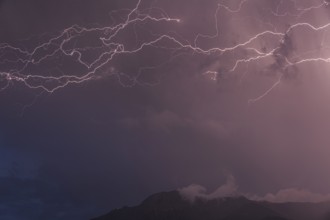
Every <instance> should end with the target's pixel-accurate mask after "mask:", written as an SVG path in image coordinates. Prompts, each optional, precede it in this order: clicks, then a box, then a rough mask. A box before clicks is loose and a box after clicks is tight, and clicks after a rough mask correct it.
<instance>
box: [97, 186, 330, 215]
mask: <svg viewBox="0 0 330 220" xmlns="http://www.w3.org/2000/svg"><path fill="white" fill-rule="evenodd" d="M93 220H330V202H324V203H269V202H257V201H251V200H248V199H246V198H245V197H236V198H221V199H214V200H204V199H196V200H195V202H194V203H191V202H190V201H188V200H185V199H184V198H182V197H181V196H180V194H179V192H178V191H172V192H164V193H158V194H154V195H152V196H150V197H148V198H147V199H146V200H144V201H143V202H142V203H141V204H140V205H138V206H135V207H124V208H121V209H115V210H113V211H111V212H110V213H108V214H106V215H104V216H101V217H98V218H95V219H93Z"/></svg>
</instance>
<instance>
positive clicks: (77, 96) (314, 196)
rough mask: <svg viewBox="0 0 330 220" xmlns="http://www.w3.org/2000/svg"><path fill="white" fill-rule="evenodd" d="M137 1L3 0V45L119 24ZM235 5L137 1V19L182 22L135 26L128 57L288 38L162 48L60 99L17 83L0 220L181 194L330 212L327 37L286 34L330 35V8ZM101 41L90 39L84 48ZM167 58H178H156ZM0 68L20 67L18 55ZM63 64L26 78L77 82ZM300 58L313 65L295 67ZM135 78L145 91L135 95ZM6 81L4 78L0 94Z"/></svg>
mask: <svg viewBox="0 0 330 220" xmlns="http://www.w3.org/2000/svg"><path fill="white" fill-rule="evenodd" d="M136 3H137V1H131V0H129V1H128V0H127V1H111V2H110V1H105V0H104V1H103V0H100V1H97V2H95V1H87V0H86V1H78V0H73V1H65V0H61V1H56V2H50V1H41V0H33V1H29V2H27V1H19V0H11V1H6V0H5V1H0V30H1V36H0V41H1V42H9V43H11V44H14V45H16V46H17V45H19V46H20V47H22V48H27V49H31V48H33V47H34V46H35V45H36V44H37V43H38V42H39V41H40V42H43V41H45V39H48V37H49V35H50V36H52V35H53V34H54V33H58V32H59V31H60V30H63V29H65V28H67V27H70V26H72V25H73V24H77V25H80V26H86V27H95V26H96V27H102V26H104V25H113V24H116V22H117V23H118V22H122V21H123V20H125V16H126V15H127V9H132V8H134V7H135V6H136ZM219 3H220V4H221V5H225V6H227V10H226V8H224V7H220V6H218V4H219ZM240 3H241V1H214V0H207V1H206V0H194V1H191V0H170V1H165V0H158V1H142V3H141V9H140V10H141V11H140V12H141V13H142V12H143V13H145V12H150V13H153V14H152V15H154V16H160V15H164V14H166V15H167V16H170V17H175V18H179V19H180V22H178V23H177V24H175V25H174V24H167V23H161V24H158V23H152V22H151V23H148V22H145V23H142V24H137V25H133V26H132V27H130V29H129V30H127V32H124V33H122V35H120V37H118V38H119V40H118V41H120V42H122V43H124V44H125V45H127V48H128V49H130V48H134V47H136V45H139V44H141V42H143V41H144V40H150V39H154V38H155V37H157V36H158V35H160V34H172V35H171V36H175V37H176V38H177V39H180V42H185V43H189V45H195V46H196V45H197V46H198V47H200V48H207V49H209V48H213V47H217V48H227V47H233V46H234V45H237V44H239V43H241V42H246V41H247V40H249V39H250V38H251V37H252V36H255V35H256V34H258V33H261V32H263V31H265V30H269V31H272V32H276V33H284V34H283V35H274V34H268V35H265V36H262V37H260V38H257V39H256V40H254V41H252V42H251V43H250V44H249V45H248V46H247V47H244V48H239V49H237V50H235V51H229V52H219V53H197V52H196V51H191V50H188V49H187V50H186V49H184V50H182V51H180V52H177V48H176V47H177V44H173V42H168V41H165V42H162V44H160V45H157V46H158V47H156V46H154V47H150V48H147V49H146V50H143V52H141V53H140V54H135V55H133V56H126V55H125V56H118V57H116V59H115V60H114V62H113V63H111V64H110V66H109V67H108V68H105V69H106V70H104V71H103V72H102V73H100V74H99V75H97V76H96V77H95V78H93V80H90V81H86V82H84V83H81V84H72V85H69V86H67V87H64V88H62V89H59V90H57V91H56V92H54V93H47V92H45V91H42V90H38V89H28V88H26V86H25V85H24V83H22V82H21V81H18V82H17V83H13V84H10V86H8V88H7V87H6V89H4V90H1V91H0V100H1V103H2V104H1V108H0V165H1V167H0V187H1V189H2V191H4V192H5V196H6V197H5V198H6V201H4V199H3V198H1V200H0V204H1V206H0V210H6V211H4V212H0V213H1V214H0V217H3V216H1V215H4V217H6V218H7V219H10V218H9V217H10V216H12V215H14V214H15V213H17V212H19V210H23V209H24V210H25V208H26V206H25V205H24V204H16V202H15V201H18V200H24V201H26V203H29V202H30V201H33V202H34V204H36V205H35V206H34V207H31V210H33V211H31V212H30V211H27V212H29V215H26V216H27V219H28V216H31V217H30V219H37V218H36V216H41V215H40V213H39V212H41V211H40V210H44V207H47V210H48V212H47V213H42V214H45V215H49V216H50V215H52V216H55V215H57V214H59V215H63V216H66V217H67V218H70V219H74V218H75V216H79V218H80V217H81V216H82V215H84V217H85V216H86V217H88V218H89V217H95V216H97V215H99V214H102V213H103V212H107V211H109V210H110V209H111V208H115V207H121V206H123V205H134V204H137V203H138V202H139V201H141V200H142V199H144V198H145V197H146V196H147V195H149V194H151V193H155V192H159V191H166V190H172V189H182V191H183V192H187V193H188V195H192V196H190V197H189V198H191V199H193V198H194V197H195V195H198V196H202V197H205V198H214V197H218V196H226V195H233V194H236V192H244V193H246V192H248V193H249V195H250V197H251V198H254V199H256V200H268V201H275V202H283V201H305V200H308V201H321V200H324V199H326V200H327V199H328V198H329V193H330V189H329V185H330V175H329V174H330V173H329V172H330V170H329V169H328V167H329V166H330V162H329V161H330V160H329V157H330V149H329V146H330V145H329V144H330V138H329V129H330V117H329V112H330V102H329V98H328V94H330V87H329V84H330V77H329V76H330V75H329V74H328V73H329V64H328V62H327V61H326V59H327V57H329V55H330V54H329V53H330V52H329V48H328V47H327V44H329V41H330V38H329V35H328V32H329V29H330V28H325V29H322V30H314V29H313V28H311V27H310V26H301V27H297V28H294V29H292V30H291V31H289V32H287V33H286V31H287V30H288V27H290V26H291V25H294V24H297V23H299V22H301V23H304V22H309V24H311V25H313V26H315V27H321V26H323V25H325V24H327V23H328V22H329V6H328V4H323V5H322V3H324V2H323V1H317V0H313V1H310V0H301V1H281V0H265V1H258V0H250V1H246V2H245V3H244V4H242V5H241V4H240ZM240 5H241V10H238V11H237V12H236V9H238V8H239V6H240ZM318 5H320V7H319V8H315V9H311V10H303V9H306V8H309V7H312V6H318ZM119 9H124V10H119ZM160 9H161V10H160ZM228 9H230V10H231V11H232V12H231V11H230V10H228ZM116 10H117V11H116ZM110 11H112V12H113V11H116V13H115V14H113V13H112V14H111V13H109V12H110ZM133 36H134V37H133ZM197 36H200V37H198V38H197V40H196V37H197ZM99 38H100V36H98V35H96V36H94V35H90V36H89V35H88V36H87V37H86V38H84V40H82V41H83V43H86V42H87V43H94V41H93V40H95V39H99ZM76 43H77V44H78V43H81V42H76ZM3 45H4V44H1V46H3ZM83 45H84V44H83ZM164 47H170V48H171V50H170V51H167V52H163V51H162V52H159V50H160V49H162V48H164ZM173 48H174V49H173ZM251 48H255V49H257V52H256V51H255V50H252V49H251ZM273 50H274V51H273ZM258 52H259V53H260V54H267V53H269V55H268V56H265V57H264V58H262V59H255V60H251V62H243V61H242V62H240V63H239V65H238V66H237V68H236V69H235V70H233V67H234V66H235V63H236V62H237V61H238V60H242V59H244V58H246V57H255V56H257V55H258ZM251 54H252V55H251ZM93 55H94V54H93V53H91V55H90V56H91V57H92V56H93ZM0 57H1V58H0V59H1V60H6V58H8V59H15V55H13V54H12V53H9V54H7V53H4V52H1V54H0ZM75 58H77V57H75ZM88 58H90V57H86V60H87V59H88ZM317 58H324V59H323V60H322V59H319V60H318V59H317ZM66 59H67V56H65V57H61V56H59V57H55V58H54V60H50V61H49V62H48V63H45V64H43V65H41V66H38V68H35V69H32V70H33V71H39V72H40V73H42V74H46V75H47V74H51V73H56V74H57V75H56V76H58V75H61V74H63V73H61V72H60V71H59V70H62V69H64V68H66V70H67V71H68V72H70V73H72V74H73V75H75V76H78V75H79V74H80V69H79V68H76V66H75V65H73V64H71V63H70V62H69V61H68V60H66ZM304 59H311V60H310V61H308V62H302V63H299V64H294V63H295V62H299V61H301V60H304ZM164 61H166V62H164ZM288 61H290V62H291V63H289V62H288ZM5 62H7V61H5ZM12 65H13V64H12V63H10V62H9V64H8V63H6V65H2V66H1V67H0V71H1V72H6V71H8V70H10V69H12V68H14V67H13V66H12ZM148 65H149V66H148ZM148 67H149V68H148ZM150 67H153V68H150ZM141 68H142V70H141ZM52 71H53V72H52ZM139 71H140V72H139ZM141 71H142V74H140V75H139V80H141V83H136V84H134V82H135V81H134V80H132V79H134V76H136V75H138V74H139V73H141ZM39 72H38V73H39ZM109 73H111V74H109ZM114 73H115V74H114ZM117 73H118V74H117ZM119 73H123V74H121V75H120V74H119ZM124 73H125V74H124ZM116 74H117V75H116ZM118 76H119V77H118ZM120 77H121V78H120ZM6 82H7V81H6V80H5V78H1V79H0V85H1V88H3V87H4V85H6V84H5V83H6ZM132 82H133V83H132ZM277 82H278V83H277ZM45 83H49V82H47V81H46V82H45ZM276 83H277V84H276ZM274 85H276V86H274ZM273 86H274V87H273ZM270 88H273V89H271V90H270ZM267 91H269V92H267ZM251 100H256V101H255V102H251ZM224 170H226V171H228V172H229V173H230V174H231V176H230V177H229V178H227V176H228V175H226V174H224ZM191 184H196V185H191ZM197 184H198V185H197ZM222 184H224V185H222ZM22 185H24V187H23V188H22V189H20V188H21V186H22ZM186 186H190V187H187V188H184V187H186ZM202 186H204V187H202ZM219 186H221V187H220V188H219ZM238 186H239V187H238ZM19 189H20V190H22V191H24V192H22V194H24V196H25V197H24V196H23V198H22V197H20V195H18V192H20V191H19ZM42 189H43V190H42ZM206 189H210V192H212V191H213V192H214V193H207V192H208V191H207V190H206ZM50 191H51V192H55V193H54V194H56V195H53V194H49V193H50ZM56 192H57V193H56ZM311 192H315V193H311ZM1 193H2V192H1ZM251 195H252V196H251ZM257 195H258V196H257ZM259 195H266V196H259ZM3 203H6V204H5V205H2V204H3ZM61 204H66V205H61ZM86 207H89V209H88V210H87V211H86V212H83V211H82V210H86ZM72 210H74V211H72ZM2 213H5V214H2ZM31 213H32V214H31ZM38 213H39V214H38ZM76 218H77V219H78V217H76ZM49 219H51V218H49ZM63 219H64V217H63Z"/></svg>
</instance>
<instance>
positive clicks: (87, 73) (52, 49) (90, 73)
mask: <svg viewBox="0 0 330 220" xmlns="http://www.w3.org/2000/svg"><path fill="white" fill-rule="evenodd" d="M141 1H142V0H138V1H137V3H136V5H135V6H134V7H133V8H132V9H129V10H125V11H127V14H126V17H125V19H124V21H123V22H120V23H117V24H114V25H111V26H103V27H92V28H90V27H89V28H88V27H81V26H79V25H73V26H71V27H69V28H66V29H64V30H62V31H61V32H60V33H59V34H58V35H56V36H53V37H50V38H49V39H48V40H46V41H45V42H42V43H40V44H39V45H37V46H35V47H34V48H33V49H31V50H26V49H23V48H21V47H16V46H14V45H10V44H8V43H2V44H0V63H1V67H0V91H4V90H6V89H8V88H9V87H10V86H12V85H14V84H15V83H21V84H23V85H25V86H26V87H27V88H29V89H38V90H41V91H43V92H48V93H53V92H55V91H57V90H59V89H61V88H64V87H67V86H69V85H72V84H82V83H84V82H87V81H91V80H95V79H99V78H102V77H103V76H108V75H111V76H116V77H117V78H118V81H119V83H121V85H122V86H134V85H136V84H140V85H153V83H149V82H145V81H143V80H141V78H140V77H141V75H142V74H143V72H144V71H150V70H154V69H158V68H161V67H163V66H165V65H169V64H170V63H171V62H173V61H174V60H176V59H177V58H178V57H179V56H185V55H187V54H200V55H203V56H210V55H219V56H222V55H224V54H225V53H234V52H236V51H242V50H244V51H246V52H247V53H245V57H244V58H237V59H234V60H232V61H233V65H232V66H231V67H230V68H229V69H228V73H232V72H235V71H237V69H238V67H240V66H241V64H244V63H245V64H249V63H252V62H258V61H260V60H262V59H268V58H270V59H272V58H274V57H281V59H282V60H284V61H285V62H284V64H282V65H283V66H282V69H283V70H285V69H286V68H288V67H290V66H297V65H300V64H303V63H307V62H326V63H330V57H313V58H301V59H298V60H295V61H290V58H289V57H286V56H285V55H283V54H280V53H279V52H278V51H280V50H281V45H283V44H285V39H286V38H288V37H289V35H290V34H291V33H292V32H294V31H295V30H298V29H301V28H304V29H308V30H311V31H313V32H319V31H324V30H328V29H330V23H326V24H322V25H319V26H317V25H313V24H311V23H308V22H296V23H294V24H292V25H290V26H289V27H287V29H286V30H285V31H276V28H274V30H275V31H274V30H270V29H265V30H263V31H261V32H258V33H255V34H254V35H252V36H250V37H249V38H248V39H246V40H245V41H242V42H239V43H236V44H235V45H233V46H230V47H216V46H215V47H208V48H206V47H203V46H201V44H200V43H199V41H200V40H201V39H203V40H212V39H215V38H218V37H219V36H221V34H222V33H221V30H220V29H219V24H218V16H219V14H220V13H229V14H239V13H241V12H242V10H244V8H245V7H247V6H248V5H249V3H250V2H251V1H252V0H241V1H240V2H239V3H238V5H237V6H236V7H231V6H227V5H226V4H223V3H218V7H217V8H216V11H215V14H214V19H215V33H214V34H210V35H209V34H203V33H199V34H197V35H196V37H195V38H194V42H193V43H190V42H189V41H188V40H185V39H183V38H182V37H180V36H179V35H178V34H177V33H175V32H174V31H173V32H169V33H165V34H154V33H149V36H148V37H147V38H146V39H147V40H143V41H139V42H137V43H136V45H135V46H132V45H130V44H129V45H128V44H126V43H123V42H122V41H120V38H121V37H122V36H123V35H125V31H127V30H129V29H131V28H132V27H135V26H136V25H140V24H146V23H148V24H153V25H155V24H156V25H163V24H169V25H174V26H176V27H177V26H178V25H179V24H180V23H182V22H184V19H182V18H172V17H170V16H168V15H167V14H166V13H165V12H164V10H163V9H160V8H156V7H151V8H149V9H147V10H142V9H141V8H140V7H141ZM290 2H291V5H293V7H294V8H295V12H294V13H292V12H289V11H284V12H283V10H282V5H283V4H284V0H281V1H279V4H278V5H277V7H276V9H275V10H272V11H271V12H272V14H273V15H274V16H275V17H285V16H294V17H296V18H297V19H298V20H299V18H300V17H302V16H303V15H304V14H306V13H308V12H310V11H313V10H319V9H321V8H324V7H326V6H328V5H329V3H328V2H326V1H321V2H319V3H317V4H315V5H311V6H308V7H301V6H298V4H297V2H296V1H294V0H290ZM156 11H157V12H158V13H157V14H158V16H155V15H154V14H155V12H156ZM180 25H183V24H180ZM151 31H152V30H151ZM135 35H137V33H135ZM88 36H93V37H94V38H95V39H94V40H95V41H97V43H98V45H97V46H95V45H84V46H77V45H76V43H77V42H79V41H80V40H81V41H83V40H84V39H85V38H86V37H88ZM126 37H127V36H126ZM136 38H137V36H136ZM260 39H273V40H274V39H276V40H275V41H276V46H275V47H274V48H271V49H270V50H268V52H264V51H263V50H262V49H261V48H257V47H254V46H253V45H254V43H255V42H256V41H258V40H260ZM169 45H171V46H169ZM150 48H153V49H155V50H166V51H170V52H171V55H170V57H169V58H168V59H166V60H163V61H162V62H160V63H158V64H152V65H147V66H141V67H139V68H138V69H137V70H136V74H135V75H134V76H131V75H129V74H126V73H123V72H120V71H118V70H117V69H116V68H115V67H114V66H115V64H116V59H117V58H119V57H124V56H127V55H135V56H138V54H139V53H142V52H145V53H147V52H146V51H148V49H150ZM91 51H96V52H98V55H97V56H94V57H93V59H92V60H89V61H86V60H85V59H84V57H86V56H88V54H89V53H91ZM9 54H10V55H14V56H8V55H9ZM8 57H14V58H8ZM59 58H64V59H70V60H71V62H73V63H74V64H75V65H77V66H79V70H80V69H81V72H80V74H76V73H72V70H71V71H70V70H68V69H60V75H59V74H58V73H57V74H54V73H52V72H51V73H50V74H49V73H45V72H40V70H34V69H35V68H36V69H38V67H39V66H41V65H43V64H44V63H47V62H51V61H52V60H54V59H59ZM274 59H275V58H274ZM203 74H206V75H211V79H212V80H217V79H218V74H219V73H218V72H217V70H213V69H209V70H206V71H205V72H204V73H203ZM284 74H285V71H283V73H281V76H280V77H279V79H278V80H277V81H276V82H275V83H274V84H273V85H272V86H271V87H270V88H269V89H268V90H267V91H266V92H265V93H264V94H261V95H260V96H259V97H257V98H254V99H251V100H250V101H249V103H253V102H256V101H259V100H261V99H262V98H264V97H266V96H267V95H268V94H269V93H271V92H272V91H273V89H274V88H276V87H277V86H278V85H279V84H280V83H281V80H282V78H283V77H282V76H283V75H284ZM125 79H128V80H125Z"/></svg>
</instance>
